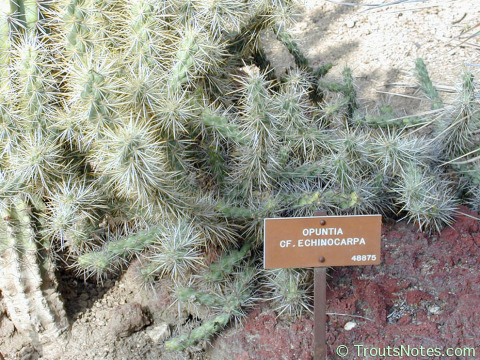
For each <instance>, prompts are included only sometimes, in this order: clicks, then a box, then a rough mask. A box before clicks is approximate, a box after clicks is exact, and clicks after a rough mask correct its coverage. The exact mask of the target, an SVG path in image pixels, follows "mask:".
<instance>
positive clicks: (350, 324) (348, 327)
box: [343, 321, 357, 331]
mask: <svg viewBox="0 0 480 360" xmlns="http://www.w3.org/2000/svg"><path fill="white" fill-rule="evenodd" d="M355 326H357V323H356V322H354V321H349V322H347V323H346V324H345V326H344V327H343V328H344V329H345V330H347V331H350V330H352V329H353V328H354V327H355Z"/></svg>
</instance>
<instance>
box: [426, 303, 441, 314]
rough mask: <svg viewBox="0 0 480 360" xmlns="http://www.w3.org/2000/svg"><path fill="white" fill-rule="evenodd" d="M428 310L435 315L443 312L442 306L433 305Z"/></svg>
mask: <svg viewBox="0 0 480 360" xmlns="http://www.w3.org/2000/svg"><path fill="white" fill-rule="evenodd" d="M428 312H429V313H430V314H433V315H438V314H441V313H442V310H440V306H437V305H432V306H430V307H429V308H428Z"/></svg>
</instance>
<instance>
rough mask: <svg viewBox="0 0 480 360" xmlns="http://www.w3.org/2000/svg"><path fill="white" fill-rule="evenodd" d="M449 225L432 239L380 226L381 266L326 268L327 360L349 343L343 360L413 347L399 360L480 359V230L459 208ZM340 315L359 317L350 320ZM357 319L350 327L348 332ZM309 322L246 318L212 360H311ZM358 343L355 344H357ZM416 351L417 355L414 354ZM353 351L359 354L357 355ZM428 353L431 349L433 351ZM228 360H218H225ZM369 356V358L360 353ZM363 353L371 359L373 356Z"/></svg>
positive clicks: (268, 313) (259, 314)
mask: <svg viewBox="0 0 480 360" xmlns="http://www.w3.org/2000/svg"><path fill="white" fill-rule="evenodd" d="M459 211H460V212H461V213H464V214H465V215H459V216H458V218H457V221H456V222H455V224H453V226H452V227H450V228H446V229H444V230H443V231H442V233H440V234H437V235H433V236H429V235H427V234H424V233H420V232H419V231H418V229H417V228H416V227H415V226H413V225H410V224H406V223H403V222H401V223H398V224H395V225H384V227H383V244H382V264H381V265H378V266H366V267H339V268H334V269H331V270H330V272H329V273H330V275H331V277H329V279H328V286H329V289H328V292H327V312H328V313H329V314H330V315H329V316H327V348H328V358H329V359H341V358H342V357H340V356H338V355H337V354H336V353H335V351H336V349H337V347H338V346H340V345H346V346H347V347H348V348H349V351H350V353H349V354H348V356H346V357H345V358H347V359H366V358H373V359H374V358H378V359H380V358H385V356H380V354H379V355H377V356H375V355H376V353H375V349H374V350H372V352H371V353H369V352H370V350H367V353H366V354H364V353H362V351H363V350H361V349H362V348H360V346H364V348H365V349H366V348H372V347H377V348H383V349H386V350H385V351H388V348H387V347H388V346H390V347H392V350H390V351H391V353H393V347H397V348H400V346H401V345H403V346H404V347H405V348H407V347H408V346H410V348H411V350H410V351H411V352H412V353H411V354H410V356H402V357H397V358H402V359H418V358H425V359H440V358H442V359H457V358H458V359H470V358H471V359H473V358H478V356H480V346H479V345H480V343H479V340H478V339H480V326H479V324H480V312H479V311H478V310H479V307H480V226H479V222H478V220H475V219H473V218H472V217H471V216H473V217H478V214H476V213H473V212H472V211H470V210H469V209H467V208H465V207H462V208H460V209H459ZM339 314H349V315H356V316H360V317H350V316H345V315H339ZM347 322H354V323H355V324H356V326H355V327H354V328H353V329H352V330H345V329H344V326H345V324H346V323H347ZM312 329H313V322H312V318H311V317H306V318H302V319H299V320H297V321H296V322H290V323H288V322H286V321H281V320H280V319H276V317H275V314H274V313H273V311H272V310H270V309H268V308H266V307H265V308H262V309H258V310H256V311H253V312H252V313H250V315H249V316H248V318H247V319H246V321H245V323H244V327H243V329H231V330H228V331H226V332H224V333H223V334H222V335H221V337H219V338H218V339H217V341H216V342H215V343H214V344H213V345H214V349H213V350H212V351H211V358H212V359H222V358H225V359H226V358H229V359H237V360H246V359H258V360H261V359H265V360H267V359H269V360H273V359H291V360H294V359H295V360H297V359H305V360H306V359H312V355H311V349H312V343H313V339H312V333H313V330H312ZM355 345H357V347H355ZM421 347H423V348H424V350H423V351H424V354H427V350H428V348H438V351H439V352H441V353H442V354H443V353H444V352H445V351H446V350H447V348H456V347H458V348H466V347H468V348H474V349H475V351H476V357H475V356H471V357H469V356H459V357H448V356H444V357H438V356H435V353H433V352H431V353H430V354H429V355H428V354H427V355H425V356H424V357H419V356H420V355H421V353H419V354H418V355H419V356H412V354H415V351H420V352H421V351H422V350H421ZM412 348H416V349H418V350H413V349H412ZM358 351H360V353H359V354H358ZM432 351H433V350H432ZM227 354H228V357H222V356H223V355H225V356H226V355H227ZM365 355H367V356H365ZM368 355H371V356H370V357H369V356H368Z"/></svg>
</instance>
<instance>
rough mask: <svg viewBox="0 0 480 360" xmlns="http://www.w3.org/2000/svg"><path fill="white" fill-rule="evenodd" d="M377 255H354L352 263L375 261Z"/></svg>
mask: <svg viewBox="0 0 480 360" xmlns="http://www.w3.org/2000/svg"><path fill="white" fill-rule="evenodd" d="M375 260H377V255H353V256H352V261H375Z"/></svg>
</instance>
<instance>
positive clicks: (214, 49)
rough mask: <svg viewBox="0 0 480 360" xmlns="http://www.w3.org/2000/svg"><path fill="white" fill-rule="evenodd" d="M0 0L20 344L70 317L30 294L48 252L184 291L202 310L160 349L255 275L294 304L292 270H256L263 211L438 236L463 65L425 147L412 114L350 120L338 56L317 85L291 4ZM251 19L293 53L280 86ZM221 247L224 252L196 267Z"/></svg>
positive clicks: (2, 119) (234, 314) (4, 140)
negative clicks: (390, 218) (370, 220)
mask: <svg viewBox="0 0 480 360" xmlns="http://www.w3.org/2000/svg"><path fill="white" fill-rule="evenodd" d="M1 4H2V6H1V9H2V11H4V13H2V14H1V17H0V48H1V51H2V53H1V57H0V73H1V74H2V83H1V84H0V125H1V126H0V190H1V192H0V200H1V201H0V209H1V211H2V212H3V213H4V217H3V220H1V221H2V222H1V224H0V225H1V227H2V229H3V230H2V235H1V236H2V237H1V238H0V240H1V243H0V250H1V251H2V253H1V259H2V260H1V261H0V271H1V272H2V274H4V275H5V277H2V281H3V282H2V283H1V284H0V288H1V290H2V294H7V296H8V294H9V290H8V289H9V286H11V285H9V284H7V283H5V281H6V280H4V279H7V277H6V274H7V273H12V274H13V275H15V276H16V279H17V280H20V281H17V283H16V284H15V286H16V287H17V290H16V291H17V294H18V296H19V297H23V299H24V300H25V299H28V300H29V301H30V304H29V305H28V306H29V307H28V309H29V310H21V311H24V312H25V311H27V312H28V314H29V315H28V316H30V318H29V319H30V320H25V319H26V317H27V315H26V313H25V314H23V315H22V314H19V315H18V317H17V318H16V319H14V320H15V323H16V325H17V327H18V328H19V329H24V331H26V332H27V333H29V334H31V335H32V336H33V332H32V329H34V328H35V325H34V323H35V319H36V318H38V319H40V318H41V319H42V320H41V321H44V322H45V324H44V325H43V326H44V327H45V328H49V329H50V328H52V329H53V328H55V329H57V330H62V329H64V327H65V324H66V320H65V315H64V312H63V311H62V310H61V306H60V304H61V303H60V298H59V297H58V295H52V297H51V298H48V299H46V300H45V301H44V302H42V301H40V300H39V301H40V302H41V304H40V303H36V302H35V301H37V300H36V299H35V296H36V295H35V296H34V295H33V294H40V293H41V291H44V290H45V289H43V288H41V285H40V284H41V283H42V281H43V283H44V284H54V281H53V280H52V281H50V280H48V279H50V277H51V272H48V271H43V270H42V269H43V267H45V266H46V265H44V264H45V263H48V264H49V266H54V265H55V264H54V258H55V257H56V256H64V257H65V259H64V260H65V261H66V262H67V263H68V264H70V266H71V268H72V269H74V270H75V271H77V273H78V274H79V275H80V276H84V277H88V276H96V277H97V278H98V279H100V280H101V279H102V278H103V277H104V276H105V275H106V274H110V273H112V272H118V271H120V270H121V269H123V268H124V267H125V266H127V265H128V263H129V262H130V260H131V259H132V258H134V257H135V258H140V259H141V260H142V265H143V268H142V270H141V274H142V275H143V279H142V280H141V281H145V282H147V283H148V282H154V281H156V279H158V278H159V277H162V276H170V277H171V278H172V279H173V280H174V284H175V287H176V288H177V290H178V289H183V288H185V284H193V285H192V286H191V288H190V290H188V291H187V290H185V291H183V292H182V291H180V290H178V291H176V292H175V293H176V294H177V295H178V298H179V299H180V300H182V299H184V300H185V297H187V298H189V299H190V300H191V301H192V302H198V303H201V304H203V305H206V306H210V307H212V308H213V309H215V310H216V313H215V316H214V317H213V318H212V319H208V320H206V321H205V322H204V324H202V325H201V326H200V327H199V328H198V329H196V330H193V331H192V333H191V334H187V335H180V336H179V337H178V338H176V339H172V340H170V341H169V342H168V343H167V344H166V346H167V347H168V348H170V349H172V350H173V349H176V350H179V349H184V348H185V347H188V346H189V345H192V344H194V343H196V342H197V341H199V340H201V339H206V338H208V337H210V336H211V335H213V334H214V333H215V332H217V331H219V330H221V329H222V328H224V327H225V326H226V325H227V324H228V322H230V321H231V319H237V318H239V317H241V316H242V314H243V313H244V311H245V310H244V309H245V307H248V306H249V305H250V304H251V302H252V300H253V294H256V289H258V288H259V287H262V288H268V289H269V294H270V295H267V296H269V297H270V298H272V299H277V301H280V303H277V305H276V306H277V309H278V310H279V312H290V313H291V314H293V315H298V314H301V313H303V310H307V309H308V305H307V304H308V291H307V290H305V289H308V274H307V275H306V274H305V273H304V272H303V271H302V272H299V271H292V272H290V273H285V272H281V273H279V274H273V273H271V274H270V275H268V276H266V277H264V280H265V281H264V282H261V284H259V282H257V281H256V280H255V278H256V277H258V267H259V266H260V262H259V256H258V253H259V251H258V247H259V245H260V243H261V239H262V231H263V229H262V224H263V218H265V217H272V216H280V215H283V216H295V215H304V216H305V215H312V214H313V211H314V210H315V209H317V208H319V207H322V208H324V209H326V210H329V211H330V212H332V213H340V214H344V213H368V212H372V211H375V212H377V211H381V212H384V213H387V214H395V213H398V214H400V216H406V217H407V218H409V219H411V220H413V221H415V222H417V223H418V225H419V226H420V227H421V228H422V229H435V230H438V229H440V228H441V226H443V225H444V224H445V223H449V222H450V221H451V219H452V215H453V214H454V211H455V206H456V204H457V202H458V201H457V200H456V195H457V194H456V193H455V192H454V191H451V185H450V182H449V181H448V179H447V175H446V174H445V172H443V168H440V167H439V166H438V165H439V163H440V159H438V156H435V155H438V151H437V150H438V148H439V147H440V148H441V154H442V156H444V157H445V158H447V159H448V160H453V157H458V156H461V155H462V154H463V153H465V152H466V151H474V150H475V147H476V138H475V136H474V135H475V134H476V133H477V130H478V129H477V125H478V124H477V122H478V121H477V120H478V107H477V106H478V102H477V101H476V100H475V99H476V98H475V96H474V92H475V87H474V83H473V79H472V78H471V77H466V78H465V82H464V86H463V90H462V91H463V92H462V94H463V98H464V100H465V102H464V103H463V105H462V107H461V113H460V114H461V115H458V116H455V115H452V116H450V117H449V118H448V117H447V116H446V115H445V116H446V117H445V118H444V120H445V121H447V122H444V123H442V124H440V125H439V127H438V130H437V133H436V134H437V136H436V137H435V138H433V139H429V140H430V141H424V139H423V138H421V137H419V136H418V135H416V134H413V133H411V132H409V130H408V128H407V126H410V125H411V124H408V123H405V122H403V121H401V122H398V121H395V122H392V124H390V122H389V121H390V118H389V119H388V120H385V119H384V118H380V119H375V120H372V119H369V118H368V117H367V116H364V115H363V114H362V113H361V109H360V107H359V103H358V100H357V98H356V91H355V86H354V81H353V80H354V78H353V75H352V73H351V71H350V70H349V69H348V68H347V69H345V70H344V72H343V79H341V80H340V81H336V82H332V81H327V80H325V79H324V78H323V76H324V75H325V73H326V72H327V71H328V69H330V68H331V64H326V65H324V66H320V67H319V68H317V69H315V68H313V67H312V66H311V65H310V64H309V63H308V58H307V57H306V56H304V55H303V54H302V52H301V49H300V47H299V46H298V44H297V43H296V42H295V39H294V38H293V37H292V36H291V34H290V33H289V32H288V21H289V14H290V12H291V7H292V5H293V0H249V1H244V0H220V1H208V0H207V1H204V2H197V1H190V0H175V1H153V0H135V1H125V0H108V1H95V0H60V1H55V2H51V1H48V0H39V1H36V2H32V1H28V2H27V1H22V0H15V1H6V0H2V2H1ZM10 5H11V7H10ZM5 9H6V10H5ZM263 31H272V32H274V34H275V35H276V36H277V38H278V39H279V40H280V41H281V42H282V43H283V44H284V45H285V46H286V47H287V49H288V51H290V52H291V53H292V54H293V55H294V57H295V62H296V65H295V66H294V67H293V68H292V69H290V70H289V71H288V72H287V73H286V74H285V75H282V76H281V77H280V78H277V77H276V76H274V75H275V73H274V71H272V70H271V69H269V68H268V64H269V61H268V58H266V55H265V54H266V52H265V51H264V49H263V46H262V37H261V33H262V32H263ZM417 68H418V69H419V74H420V76H421V78H422V86H423V88H424V90H425V91H426V92H427V93H429V96H430V97H431V98H432V100H433V101H434V102H435V103H436V104H438V106H440V102H439V101H438V96H437V95H438V94H436V93H435V92H433V90H434V88H433V86H432V85H431V81H430V82H429V78H428V72H426V68H425V67H424V66H423V65H422V63H420V62H419V63H417ZM435 106H437V105H435ZM462 114H463V115H465V116H463V115H462ZM387 117H388V116H387ZM448 121H449V122H448ZM465 121H466V122H465ZM412 122H413V124H415V123H416V121H412ZM450 129H454V130H455V131H454V132H453V133H452V134H451V133H450V132H449V131H447V130H450ZM447 133H448V134H449V137H448V138H447V139H446V141H443V140H441V139H444V136H445V135H446V134H447ZM440 145H441V146H440ZM474 170H478V169H474ZM477 172H478V171H477ZM460 173H461V174H463V173H465V174H466V173H467V171H463V173H462V171H460ZM475 174H476V173H475ZM472 193H475V191H473V190H472ZM398 214H397V215H398ZM247 239H248V240H247ZM36 240H38V243H37V242H35V241H36ZM246 244H247V245H246ZM235 249H237V250H235ZM238 249H240V250H238ZM219 253H230V254H231V255H229V256H224V255H223V256H221V258H220V260H219V262H214V263H213V264H211V260H212V258H215V257H216V256H217V255H218V254H219ZM7 258H8V259H9V258H15V259H16V260H15V262H10V261H7V260H6V259H7ZM244 258H248V261H247V260H246V259H244ZM11 264H13V265H11ZM27 265H28V267H32V268H35V269H36V270H38V271H36V272H34V274H35V275H34V276H35V279H33V278H32V279H30V278H27V276H26V275H25V273H24V272H22V271H23V270H22V269H24V268H25V267H26V266H27ZM205 269H207V270H205ZM208 269H210V270H208ZM205 271H207V272H205ZM202 272H203V274H205V279H204V280H202V282H200V283H199V282H198V275H199V274H202ZM32 276H33V275H32ZM292 280H301V282H302V283H305V288H294V287H291V282H292ZM49 281H50V282H49ZM27 283H28V284H27ZM265 283H266V284H265ZM285 283H287V284H290V285H288V286H289V289H290V288H291V290H292V293H291V294H285V293H282V292H281V290H282V289H281V288H282V287H283V284H285ZM27 285H29V286H27ZM52 287H53V285H52ZM197 287H200V288H198V289H197ZM29 291H33V292H31V293H29ZM292 294H293V295H292ZM11 296H13V292H12V295H11ZM12 299H13V298H12ZM38 299H40V297H38ZM24 300H22V301H24ZM34 300H35V301H34ZM187 300H188V299H187ZM25 301H26V300H25ZM45 304H47V305H48V306H47V305H45ZM11 306H14V304H13V300H12V302H10V303H9V307H11ZM26 306H27V305H26ZM47 308H48V309H47ZM19 311H20V309H19ZM10 312H11V313H14V310H12V311H10ZM43 314H48V316H47V315H45V319H44V318H43V317H42V316H44V315H43ZM47 317H48V319H47ZM47 320H48V321H50V323H53V322H55V324H56V325H55V326H53V325H51V324H50V323H48V321H47ZM20 322H24V323H25V324H23V325H22V324H20ZM32 341H33V340H32Z"/></svg>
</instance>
